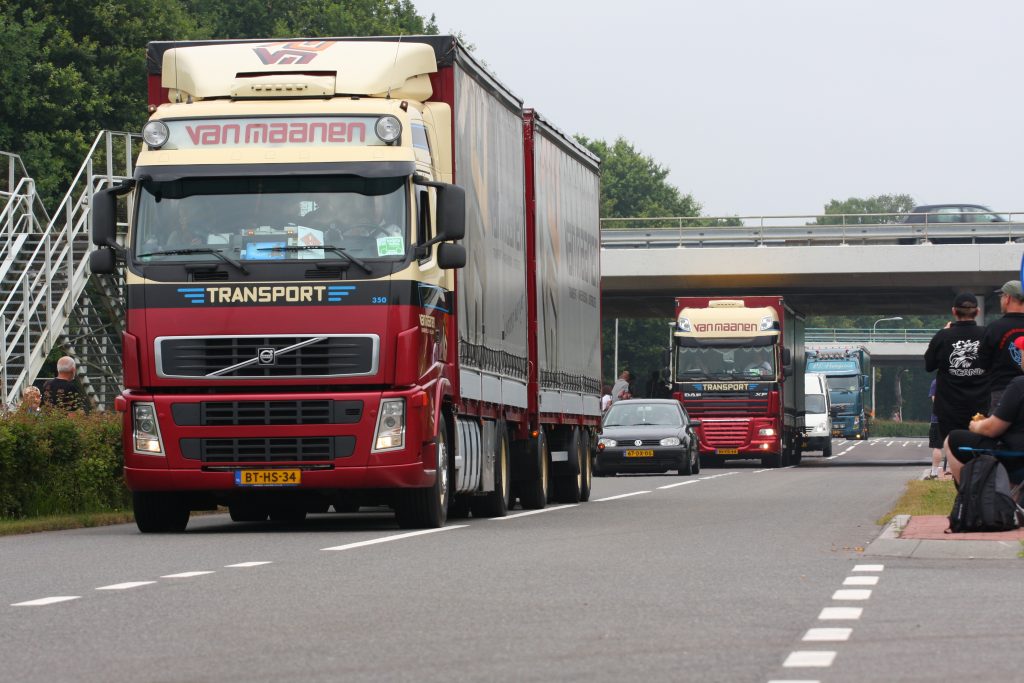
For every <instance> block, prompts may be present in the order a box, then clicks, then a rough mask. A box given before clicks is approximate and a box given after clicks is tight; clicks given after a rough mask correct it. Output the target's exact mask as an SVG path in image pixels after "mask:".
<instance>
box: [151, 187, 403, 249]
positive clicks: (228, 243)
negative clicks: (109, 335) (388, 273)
mask: <svg viewBox="0 0 1024 683" xmlns="http://www.w3.org/2000/svg"><path fill="white" fill-rule="evenodd" d="M407 193H408V190H407V179H406V178H361V177H356V176H312V177H303V176H298V177H261V178H187V179H181V180H174V181H168V182H155V181H151V180H147V181H144V182H143V183H142V189H141V192H140V193H139V201H138V216H137V219H136V224H135V233H134V236H133V243H132V244H133V253H134V255H135V257H136V258H137V259H139V260H140V261H142V262H144V263H163V262H168V261H196V260H207V261H208V260H215V259H217V258H218V256H217V254H216V253H210V252H214V251H216V252H219V253H220V254H222V255H224V256H227V257H229V258H231V259H237V260H238V261H240V262H241V261H269V260H309V259H315V260H318V261H325V260H327V261H330V260H338V261H348V259H347V256H352V257H355V258H356V259H360V260H370V259H376V260H403V259H404V258H405V256H406V251H407V249H408V234H409V229H408V226H409V217H408V206H409V204H408V201H407Z"/></svg>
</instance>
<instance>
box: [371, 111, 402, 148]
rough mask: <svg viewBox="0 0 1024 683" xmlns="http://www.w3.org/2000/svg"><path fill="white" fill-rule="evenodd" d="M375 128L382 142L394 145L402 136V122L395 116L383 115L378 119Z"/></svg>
mask: <svg viewBox="0 0 1024 683" xmlns="http://www.w3.org/2000/svg"><path fill="white" fill-rule="evenodd" d="M374 130H375V131H376V133H377V137H379V138H380V139H381V142H383V143H384V144H386V145H392V144H394V143H395V142H396V141H397V140H398V138H400V137H401V136H402V122H401V121H399V120H398V119H397V118H396V117H394V116H382V117H380V118H379V119H377V125H376V126H374Z"/></svg>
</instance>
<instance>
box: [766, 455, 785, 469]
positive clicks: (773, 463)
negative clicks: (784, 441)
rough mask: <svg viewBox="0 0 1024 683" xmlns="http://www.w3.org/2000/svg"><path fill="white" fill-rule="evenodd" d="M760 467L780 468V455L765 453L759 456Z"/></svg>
mask: <svg viewBox="0 0 1024 683" xmlns="http://www.w3.org/2000/svg"><path fill="white" fill-rule="evenodd" d="M761 467H782V453H765V454H764V455H763V456H761Z"/></svg>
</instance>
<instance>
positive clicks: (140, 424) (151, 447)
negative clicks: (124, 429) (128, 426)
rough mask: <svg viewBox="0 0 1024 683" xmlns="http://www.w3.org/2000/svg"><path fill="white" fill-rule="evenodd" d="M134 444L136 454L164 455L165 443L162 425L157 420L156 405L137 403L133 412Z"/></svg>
mask: <svg viewBox="0 0 1024 683" xmlns="http://www.w3.org/2000/svg"><path fill="white" fill-rule="evenodd" d="M132 443H133V444H134V445H135V452H136V453H143V454H145V455H163V454H164V443H163V439H161V438H160V424H159V423H158V422H157V419H156V405H155V404H153V403H136V404H135V405H134V406H133V410H132Z"/></svg>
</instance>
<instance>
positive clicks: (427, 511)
mask: <svg viewBox="0 0 1024 683" xmlns="http://www.w3.org/2000/svg"><path fill="white" fill-rule="evenodd" d="M435 444H436V449H437V469H436V474H435V476H434V484H433V486H429V487H427V488H425V489H407V490H404V491H403V490H400V491H396V494H397V500H395V519H397V520H398V526H400V527H401V528H403V529H439V528H441V527H443V526H444V523H445V521H446V520H447V519H448V496H449V488H448V487H449V481H450V480H449V475H450V473H449V470H448V465H449V464H448V456H449V453H448V420H447V419H446V418H445V417H443V416H442V418H441V424H439V425H438V426H437V438H436V439H435Z"/></svg>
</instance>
